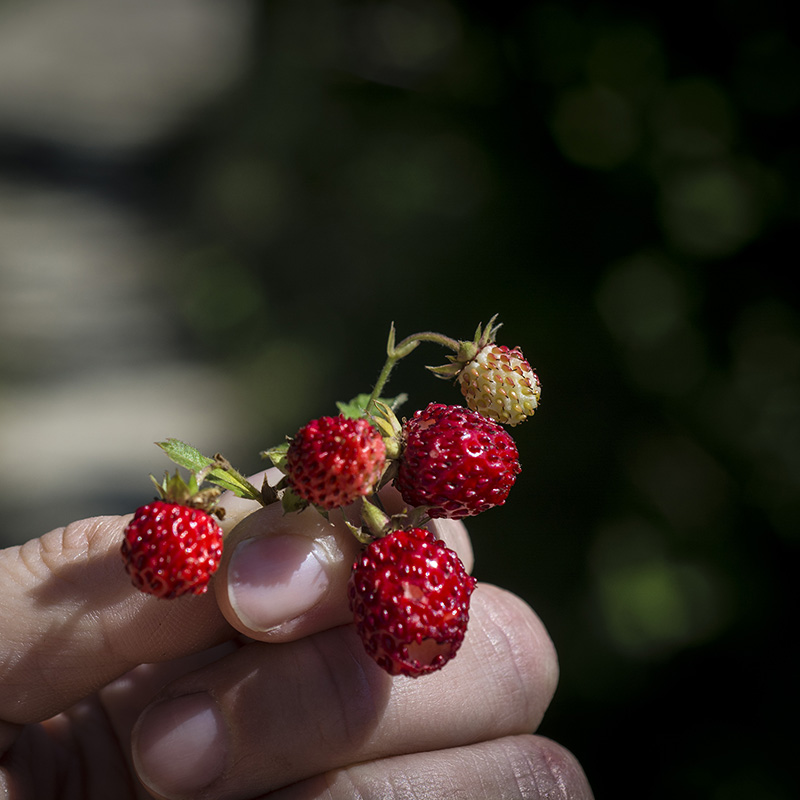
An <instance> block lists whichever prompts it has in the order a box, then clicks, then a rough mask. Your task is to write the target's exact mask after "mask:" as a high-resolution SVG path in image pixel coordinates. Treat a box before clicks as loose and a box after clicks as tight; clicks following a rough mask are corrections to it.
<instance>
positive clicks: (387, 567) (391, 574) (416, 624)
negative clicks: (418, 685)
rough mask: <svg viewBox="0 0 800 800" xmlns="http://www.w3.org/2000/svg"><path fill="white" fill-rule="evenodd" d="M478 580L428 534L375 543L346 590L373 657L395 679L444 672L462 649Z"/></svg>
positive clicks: (406, 533)
mask: <svg viewBox="0 0 800 800" xmlns="http://www.w3.org/2000/svg"><path fill="white" fill-rule="evenodd" d="M474 588H475V579H474V578H472V577H471V576H470V575H468V574H467V572H466V570H465V569H464V565H463V564H462V563H461V560H460V559H459V557H458V556H457V555H456V553H455V552H454V551H453V550H450V549H449V548H448V547H447V546H446V545H445V544H444V543H443V542H441V541H439V540H438V539H436V537H435V536H434V535H433V534H432V533H431V532H430V531H428V530H425V529H423V528H412V529H410V530H400V531H395V532H394V533H390V534H388V535H387V536H385V537H383V538H381V539H376V540H375V541H374V542H372V543H371V544H370V545H369V546H368V547H367V548H366V549H365V550H364V552H363V553H362V554H361V556H359V558H358V559H357V561H356V562H355V564H354V566H353V571H352V573H351V575H350V581H349V583H348V597H349V600H350V610H351V611H352V612H353V618H354V621H355V624H356V630H357V631H358V634H359V636H360V637H361V640H362V641H363V643H364V647H365V649H366V651H367V653H369V655H370V656H371V657H372V658H373V659H374V660H375V661H376V662H377V664H378V665H379V666H380V667H382V668H383V669H384V670H386V672H388V673H389V674H390V675H408V676H410V677H412V678H416V677H418V676H420V675H425V674H427V673H429V672H435V671H436V670H438V669H441V668H442V667H443V666H444V665H445V664H446V663H447V662H448V661H449V660H450V659H451V658H453V657H454V656H455V654H456V652H457V651H458V649H459V648H460V647H461V643H462V642H463V640H464V633H465V632H466V629H467V622H468V620H469V601H470V596H471V595H472V591H473V589H474Z"/></svg>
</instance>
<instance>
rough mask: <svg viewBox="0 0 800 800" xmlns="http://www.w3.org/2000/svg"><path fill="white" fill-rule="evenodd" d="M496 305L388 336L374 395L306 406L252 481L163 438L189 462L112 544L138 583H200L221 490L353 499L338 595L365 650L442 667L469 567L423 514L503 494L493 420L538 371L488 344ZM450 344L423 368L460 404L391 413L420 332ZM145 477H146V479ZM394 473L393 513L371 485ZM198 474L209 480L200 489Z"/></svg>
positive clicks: (512, 467)
mask: <svg viewBox="0 0 800 800" xmlns="http://www.w3.org/2000/svg"><path fill="white" fill-rule="evenodd" d="M493 323H494V318H493V319H492V320H491V321H490V322H489V324H488V325H487V326H486V327H485V328H483V327H482V326H479V327H478V330H477V331H476V333H475V336H474V338H473V339H472V340H467V341H457V340H455V339H451V338H449V337H446V336H443V335H442V334H438V333H432V332H424V333H418V334H414V335H413V336H409V337H407V338H406V339H404V340H403V341H401V342H400V343H396V342H395V335H394V327H393V326H392V329H391V331H390V335H389V342H388V346H387V360H386V363H385V364H384V367H383V370H382V371H381V373H380V375H379V377H378V381H377V382H376V385H375V388H374V390H373V392H372V394H371V395H359V396H358V397H356V398H355V399H354V400H352V401H350V403H347V404H341V403H340V404H339V411H340V413H339V414H338V415H337V416H326V417H321V418H320V419H315V420H312V421H311V422H309V423H308V424H306V425H304V426H303V427H302V428H300V430H299V431H297V433H296V434H295V435H294V436H293V437H290V438H288V439H287V441H286V442H284V443H283V444H281V445H279V446H277V447H274V448H272V449H270V450H265V451H263V452H262V456H263V457H266V458H269V459H270V461H271V462H272V463H273V464H274V466H276V467H278V469H279V470H280V471H281V473H282V478H281V480H280V481H279V482H278V483H277V484H275V485H274V486H270V485H269V484H268V483H266V482H265V484H264V485H263V486H262V487H261V488H260V489H259V488H256V487H255V486H253V485H252V484H251V483H250V482H249V481H248V480H247V479H246V478H244V477H243V476H242V475H241V474H240V473H238V472H237V471H236V470H234V469H233V467H232V466H231V465H230V464H229V463H228V462H227V461H226V460H225V459H224V458H223V457H222V456H220V455H216V456H214V457H213V458H208V457H206V456H203V455H202V454H200V453H199V452H198V451H197V450H196V449H194V448H192V447H191V446H189V445H187V444H185V443H183V442H179V441H177V440H175V439H170V440H167V441H166V442H161V443H160V446H161V447H162V448H163V449H164V450H165V451H166V452H167V454H168V455H169V456H170V458H171V459H172V460H173V461H174V462H175V463H176V464H178V465H179V466H183V467H185V468H188V469H189V470H190V474H191V477H190V480H189V482H188V483H187V482H186V481H184V480H183V479H182V478H181V477H180V476H179V474H178V473H177V472H176V474H175V475H174V476H167V477H165V479H164V482H163V483H162V484H158V483H156V485H157V486H158V488H159V493H160V499H158V500H155V501H153V502H152V503H149V504H148V505H145V506H142V507H141V508H139V509H138V510H137V511H136V513H135V514H134V517H133V519H132V521H131V522H130V523H129V525H128V526H127V528H126V532H125V538H124V541H123V544H122V555H123V560H124V563H125V568H126V570H127V572H128V574H129V575H130V577H131V580H132V581H133V583H134V585H135V586H136V587H137V588H139V589H140V590H142V591H143V592H148V593H150V594H153V595H156V596H157V597H162V598H174V597H178V596H180V595H183V594H187V593H194V594H200V593H202V592H204V591H206V588H207V584H208V581H209V579H210V577H211V575H212V574H213V573H214V571H215V570H216V569H217V567H218V566H219V563H220V558H221V553H222V530H221V528H220V526H219V524H218V523H217V521H216V520H215V519H214V515H216V516H218V517H221V516H222V515H223V514H224V510H223V509H222V508H221V507H219V506H218V505H217V500H218V497H219V494H220V493H221V492H222V490H224V489H228V490H231V491H233V492H234V493H235V494H237V495H238V496H240V497H247V498H250V499H253V500H257V501H258V502H259V503H261V504H262V505H267V504H269V503H272V502H280V503H282V505H283V508H284V510H285V512H286V513H293V512H297V511H300V510H303V509H305V508H307V507H308V506H312V507H314V508H316V509H317V510H318V511H319V512H320V513H322V514H323V515H328V513H329V512H330V511H332V510H334V509H339V508H343V507H344V506H349V505H350V504H352V503H354V502H359V503H360V504H361V519H362V525H360V526H354V525H352V524H350V523H349V522H348V523H346V524H347V525H348V527H349V528H350V530H351V531H352V533H353V534H354V535H355V536H356V537H357V539H358V540H359V541H360V542H361V543H362V551H361V553H360V555H359V557H358V558H357V559H356V562H355V564H354V565H353V569H352V573H351V577H350V581H349V584H348V597H349V602H350V608H351V610H352V612H353V617H354V621H355V625H356V628H357V630H358V633H359V635H360V637H361V639H362V641H363V642H364V646H365V648H366V650H367V652H368V653H369V654H370V655H371V656H372V658H373V659H374V660H375V661H376V662H377V663H378V664H379V665H380V666H381V667H382V668H383V669H384V670H386V671H387V672H388V673H390V674H392V675H398V674H403V675H408V676H412V677H417V676H419V675H423V674H426V673H428V672H433V671H436V670H438V669H440V668H441V667H442V666H443V665H444V664H445V663H447V661H449V660H450V659H451V658H452V657H453V656H454V655H455V654H456V652H457V651H458V649H459V647H460V646H461V643H462V641H463V639H464V634H465V631H466V626H467V622H468V618H469V602H470V597H471V595H472V592H473V590H474V588H475V579H474V578H472V577H471V576H470V575H468V574H467V572H466V570H465V568H464V565H463V564H462V563H461V561H460V559H459V558H458V556H457V555H456V553H455V552H454V551H452V550H450V549H449V548H448V547H447V546H446V545H445V544H444V543H443V542H441V541H440V540H438V539H436V537H435V536H434V535H433V533H431V531H430V530H428V529H427V528H426V527H425V524H426V523H427V522H428V521H430V520H431V519H436V518H449V519H461V518H464V517H469V516H474V515H475V514H480V513H482V512H483V511H486V510H487V509H489V508H493V507H495V506H499V505H502V504H503V503H505V501H506V498H507V496H508V494H509V492H510V490H511V487H512V486H513V485H514V482H515V481H516V478H517V475H518V474H519V472H520V464H519V455H518V451H517V447H516V445H515V443H514V440H513V439H512V437H511V436H510V435H509V433H508V432H507V431H506V429H505V428H504V427H503V425H509V426H515V425H518V424H519V423H520V422H523V421H524V420H525V419H527V418H528V417H529V416H531V415H532V414H533V413H534V412H535V410H536V408H537V406H538V404H539V398H540V394H541V388H540V385H539V379H538V377H537V375H536V374H535V373H534V371H533V370H532V369H531V367H530V365H529V363H528V362H527V361H526V360H525V358H524V356H523V354H522V352H521V351H520V350H519V349H518V348H514V349H510V348H508V347H505V346H503V345H498V344H496V343H495V336H496V333H497V330H498V329H499V327H500V326H499V325H497V326H495V325H494V324H493ZM424 341H429V342H436V343H438V344H441V345H443V346H445V347H447V348H449V349H450V350H451V351H453V352H452V354H451V355H449V356H448V361H449V363H448V364H446V365H444V366H440V367H428V369H430V370H431V371H432V372H433V373H434V374H436V375H437V376H439V377H441V378H445V379H453V380H456V381H457V382H458V383H459V385H460V387H461V391H462V394H463V396H464V398H465V400H466V406H464V405H444V404H441V403H430V404H429V405H428V406H427V407H426V408H424V409H420V410H418V411H416V412H415V413H414V414H413V416H411V417H410V418H408V419H404V420H402V421H401V420H400V419H398V417H397V416H396V414H395V410H396V408H397V406H398V403H399V402H400V401H401V399H402V398H395V399H393V400H387V399H382V398H381V392H382V390H383V388H384V386H385V384H386V382H387V380H388V377H389V374H390V372H391V370H392V368H393V367H394V365H395V364H396V363H397V362H398V361H399V360H400V359H401V358H404V357H405V356H407V355H408V354H409V353H410V352H411V351H412V350H414V349H415V348H416V347H417V346H418V345H419V344H420V343H421V342H424ZM154 482H155V481H154ZM389 483H391V484H393V485H394V486H395V488H396V489H397V490H398V491H399V493H400V496H401V497H402V499H403V501H404V502H405V503H407V504H408V508H407V509H406V510H405V511H404V512H403V513H402V514H400V515H394V516H391V517H390V516H389V515H388V514H387V513H386V512H385V511H384V510H383V508H382V506H381V502H380V498H379V496H378V492H379V490H380V489H381V488H382V487H383V486H385V485H387V484H389ZM204 484H211V485H210V486H209V487H208V488H203V489H201V488H200V487H201V486H203V485H204Z"/></svg>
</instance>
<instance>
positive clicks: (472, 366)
mask: <svg viewBox="0 0 800 800" xmlns="http://www.w3.org/2000/svg"><path fill="white" fill-rule="evenodd" d="M496 317H497V315H495V316H494V317H492V318H491V319H490V320H489V324H488V325H487V326H486V327H485V328H483V327H482V326H480V325H478V329H477V330H476V331H475V337H474V339H472V341H469V340H467V341H457V340H455V339H449V338H448V337H442V336H440V335H439V334H422V335H424V336H426V337H427V338H431V339H432V340H434V341H439V342H440V343H441V344H443V345H445V346H447V347H449V348H450V349H451V350H454V351H455V354H454V355H450V356H448V357H447V359H448V361H449V362H450V363H449V364H444V365H443V366H441V367H428V369H429V370H430V371H431V372H433V373H434V374H435V375H437V376H438V377H440V378H444V379H447V378H457V379H458V382H459V383H460V384H461V393H462V394H463V395H464V397H465V398H466V401H467V405H468V406H469V407H470V408H471V409H472V410H473V411H477V412H478V413H479V414H482V415H483V416H485V417H489V418H490V419H493V420H495V421H496V422H501V423H503V424H504V425H519V423H520V422H524V421H525V420H526V419H527V418H528V417H530V416H532V415H533V413H534V411H536V408H537V407H538V405H539V398H540V396H541V392H542V390H541V386H540V384H539V377H538V376H537V375H536V373H535V372H534V371H533V370H532V369H531V365H530V364H529V363H528V362H527V361H526V360H525V356H523V355H522V351H521V350H520V349H519V348H518V347H515V348H514V349H510V348H508V347H506V346H505V345H497V344H495V341H494V339H495V336H496V334H497V331H498V330H499V329H500V325H495V324H494V321H495V319H496Z"/></svg>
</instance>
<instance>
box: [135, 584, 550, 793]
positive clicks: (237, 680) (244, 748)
mask: <svg viewBox="0 0 800 800" xmlns="http://www.w3.org/2000/svg"><path fill="white" fill-rule="evenodd" d="M557 673H558V668H557V663H556V657H555V653H554V650H553V647H552V643H551V642H550V639H549V637H548V635H547V633H546V631H545V629H544V627H543V626H542V624H541V622H540V621H539V619H538V617H536V615H535V614H534V612H533V611H532V610H531V609H530V608H529V607H528V606H527V605H526V604H525V603H524V602H523V601H521V600H520V599H519V598H517V597H515V596H514V595H512V594H510V593H508V592H505V591H503V590H501V589H497V588H496V587H491V586H483V585H479V587H478V589H476V591H475V593H474V595H473V602H472V613H471V620H470V626H469V630H468V632H467V636H466V638H465V641H464V644H463V646H462V648H461V650H460V651H459V654H458V656H457V657H456V658H455V659H454V660H453V661H451V662H450V663H449V664H448V665H447V666H446V668H445V669H443V670H442V671H440V672H437V673H434V674H430V675H426V676H425V677H423V678H419V679H416V680H415V679H411V678H403V677H399V678H394V679H392V678H390V677H389V676H388V675H386V674H385V673H384V672H383V671H382V670H380V668H379V667H377V665H376V664H374V663H373V662H372V661H371V660H370V659H369V657H368V656H367V655H366V653H365V652H364V648H363V646H362V644H361V642H360V640H359V639H358V637H357V634H356V633H355V629H354V626H352V625H348V626H342V627H339V628H335V629H331V630H326V631H323V632H321V633H319V634H317V635H315V636H311V637H307V638H305V639H301V640H297V641H293V642H288V643H284V644H277V645H275V644H263V643H252V644H249V645H247V646H245V647H243V648H241V649H240V650H239V651H238V652H236V653H235V654H233V655H232V656H230V657H228V658H226V659H223V660H222V661H220V662H218V663H216V664H214V665H211V666H210V667H208V668H205V669H202V670H199V671H198V672H196V673H193V674H191V675H188V676H186V677H184V678H182V679H180V680H178V681H176V682H175V683H174V684H172V685H171V686H170V687H168V688H167V689H166V690H165V692H164V693H163V694H162V695H161V696H160V697H159V698H158V700H157V701H156V702H155V703H154V705H152V706H151V707H150V708H148V709H147V710H146V711H145V713H144V714H143V716H142V717H141V718H140V719H139V721H138V723H137V725H136V727H135V729H134V733H133V755H134V763H135V765H136V767H137V770H138V772H139V775H140V777H141V778H142V780H143V781H144V783H145V785H146V786H148V788H149V789H150V790H151V791H153V792H154V793H155V794H156V795H157V796H159V797H166V798H184V797H195V798H198V800H200V798H203V799H204V800H205V799H208V798H217V797H225V798H231V799H232V798H251V797H255V796H258V795H259V794H263V793H268V792H269V791H274V790H277V789H279V788H283V787H285V786H288V785H291V784H293V783H296V782H297V781H301V780H306V779H308V778H310V777H312V776H314V775H318V774H322V773H325V772H327V771H329V770H332V769H337V768H340V767H345V766H347V765H350V764H354V763H360V762H364V761H371V760H375V759H383V758H388V757H391V756H395V755H398V754H403V753H411V752H428V751H437V750H443V749H447V748H452V747H460V746H464V745H468V744H472V743H475V742H479V741H484V740H490V739H496V738H500V737H505V736H510V735H515V734H522V733H528V732H530V731H532V730H534V729H535V728H536V727H537V726H538V724H539V722H540V720H541V717H542V715H543V714H544V711H545V709H546V707H547V705H548V704H549V702H550V699H551V697H552V694H553V692H554V690H555V684H556V680H557Z"/></svg>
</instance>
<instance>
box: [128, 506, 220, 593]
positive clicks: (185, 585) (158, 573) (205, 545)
mask: <svg viewBox="0 0 800 800" xmlns="http://www.w3.org/2000/svg"><path fill="white" fill-rule="evenodd" d="M221 557H222V529H221V528H220V526H219V525H218V524H217V522H216V520H215V519H214V518H213V517H212V516H211V514H209V513H207V512H206V511H203V510H201V509H199V508H191V507H189V506H185V505H181V504H180V503H175V502H171V501H168V500H154V501H153V502H152V503H149V504H148V505H144V506H142V507H141V508H138V509H137V510H136V512H135V513H134V515H133V519H132V520H131V521H130V522H129V523H128V526H127V528H126V529H125V538H124V540H123V542H122V558H123V560H124V563H125V569H126V570H127V572H128V574H129V575H130V576H131V580H132V582H133V585H134V586H136V587H137V588H138V589H140V590H141V591H143V592H147V593H148V594H153V595H156V597H162V598H173V597H179V596H180V595H183V594H202V593H203V592H205V591H206V588H207V586H208V581H209V579H210V578H211V575H212V574H213V573H214V572H216V570H217V568H218V567H219V563H220V559H221Z"/></svg>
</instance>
